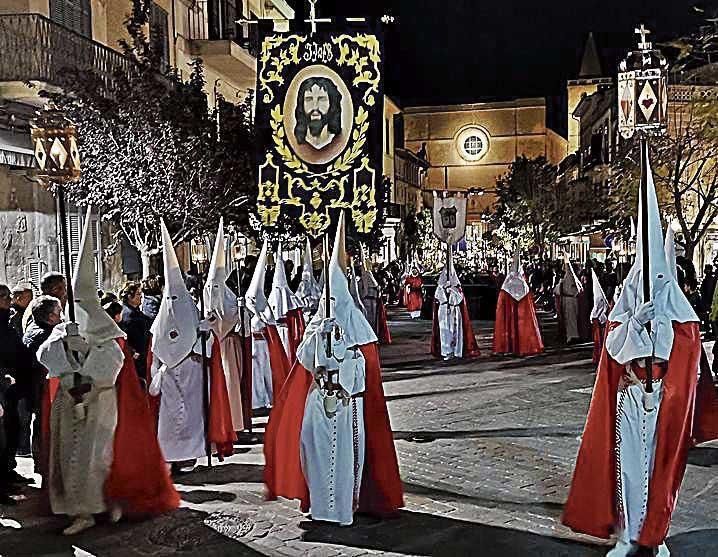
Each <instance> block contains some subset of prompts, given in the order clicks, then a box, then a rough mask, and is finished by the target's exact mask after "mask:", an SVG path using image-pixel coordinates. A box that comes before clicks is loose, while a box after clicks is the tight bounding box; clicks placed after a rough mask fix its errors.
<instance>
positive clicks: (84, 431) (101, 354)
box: [37, 209, 125, 517]
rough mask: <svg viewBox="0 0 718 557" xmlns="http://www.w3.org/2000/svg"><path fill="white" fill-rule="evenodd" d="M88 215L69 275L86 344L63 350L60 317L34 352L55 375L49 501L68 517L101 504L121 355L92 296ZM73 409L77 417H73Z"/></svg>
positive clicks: (100, 508)
mask: <svg viewBox="0 0 718 557" xmlns="http://www.w3.org/2000/svg"><path fill="white" fill-rule="evenodd" d="M90 217H91V213H90V210H89V209H88V213H87V219H86V220H85V227H84V230H83V234H82V241H81V244H80V255H79V258H78V260H77V264H76V265H75V273H74V276H73V280H72V286H73V293H74V294H75V314H76V321H77V325H78V329H79V335H80V336H81V337H82V338H83V339H84V340H85V342H86V343H87V350H86V351H84V352H82V353H79V354H77V353H72V352H68V350H67V347H66V346H65V342H66V339H67V338H68V333H67V327H68V324H67V323H61V324H59V325H57V326H56V327H55V328H54V329H53V330H52V333H51V334H50V337H49V338H48V339H47V340H46V341H45V342H44V343H43V344H42V345H41V346H40V348H39V350H38V352H37V358H38V360H39V361H40V363H42V364H43V365H44V366H45V367H46V368H47V369H48V370H49V374H48V375H49V377H59V378H60V385H61V389H60V392H59V393H58V394H57V396H56V397H55V400H54V401H53V403H52V410H51V416H50V424H51V425H50V427H51V431H52V436H51V439H50V464H51V466H50V473H49V494H50V504H51V507H52V511H53V512H54V513H55V514H67V515H69V516H71V517H79V516H84V515H91V514H96V513H101V512H104V511H105V510H106V501H105V493H104V484H105V480H106V479H107V475H108V473H109V470H110V461H108V458H107V455H108V454H112V443H113V441H114V434H115V428H116V426H117V395H116V393H115V389H114V386H115V381H116V379H117V376H118V375H119V373H120V370H121V369H122V366H123V363H124V361H125V355H124V353H123V351H122V348H121V347H120V344H119V343H118V342H117V341H116V339H121V338H124V336H125V335H124V333H123V332H122V331H121V330H120V329H119V327H118V326H117V325H116V323H115V322H114V321H113V320H112V319H111V318H110V317H109V316H108V315H107V313H105V311H104V310H103V309H102V306H101V305H100V301H99V299H98V297H97V287H96V282H95V257H94V255H93V253H92V235H91V234H90V229H91V224H92V220H91V218H90ZM75 374H79V375H80V376H81V377H82V380H81V382H82V384H83V385H89V386H90V389H89V391H88V392H87V393H86V394H84V396H83V401H82V403H81V404H77V403H76V402H75V401H73V399H72V398H71V396H70V395H69V394H68V391H69V389H71V388H72V387H73V386H74V384H75V383H74V378H75ZM78 411H79V412H80V415H82V418H78Z"/></svg>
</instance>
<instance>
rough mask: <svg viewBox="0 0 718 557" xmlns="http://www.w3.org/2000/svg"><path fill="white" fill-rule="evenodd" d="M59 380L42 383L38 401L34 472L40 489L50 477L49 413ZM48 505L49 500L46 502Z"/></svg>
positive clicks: (51, 379) (53, 378) (54, 379)
mask: <svg viewBox="0 0 718 557" xmlns="http://www.w3.org/2000/svg"><path fill="white" fill-rule="evenodd" d="M59 388H60V380H59V379H58V378H57V377H51V378H47V379H45V380H44V381H43V386H42V393H41V395H40V396H41V400H40V447H39V453H40V454H39V456H38V458H37V463H36V465H35V466H36V468H37V469H36V472H37V473H38V474H40V476H41V478H42V488H43V489H45V488H47V480H48V478H49V477H50V476H49V474H50V412H51V409H52V401H53V400H55V395H56V394H57V390H58V389H59ZM48 503H49V500H48Z"/></svg>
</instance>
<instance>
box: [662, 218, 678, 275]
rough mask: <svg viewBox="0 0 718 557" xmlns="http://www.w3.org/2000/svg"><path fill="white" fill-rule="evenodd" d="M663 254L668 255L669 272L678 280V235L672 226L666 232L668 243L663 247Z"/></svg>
mask: <svg viewBox="0 0 718 557" xmlns="http://www.w3.org/2000/svg"><path fill="white" fill-rule="evenodd" d="M663 252H664V253H665V254H666V263H667V264H668V270H669V271H670V272H671V275H673V278H674V279H676V280H678V267H677V263H676V233H675V232H674V231H673V228H671V227H670V226H669V227H668V229H667V230H666V242H665V244H664V246H663Z"/></svg>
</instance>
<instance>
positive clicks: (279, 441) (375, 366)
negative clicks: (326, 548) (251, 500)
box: [264, 344, 404, 516]
mask: <svg viewBox="0 0 718 557" xmlns="http://www.w3.org/2000/svg"><path fill="white" fill-rule="evenodd" d="M361 351H362V354H364V358H365V359H366V390H365V392H364V427H365V431H366V450H365V457H364V471H363V475H362V483H361V489H360V493H359V512H366V513H371V514H374V515H377V516H392V515H394V514H396V511H397V509H399V508H400V507H403V506H404V497H403V490H402V485H401V479H400V478H399V465H398V463H397V458H396V449H395V448H394V439H393V437H392V432H391V424H390V423H389V413H388V412H387V409H386V400H385V399H384V390H383V388H382V384H381V369H380V364H379V351H378V349H377V346H376V344H366V345H364V346H362V347H361ZM312 381H313V379H312V375H311V374H310V373H309V372H308V371H307V370H306V369H305V368H304V367H303V366H302V364H300V363H299V362H298V361H297V362H296V363H295V364H294V367H293V368H292V371H291V372H290V374H289V378H288V379H287V382H286V383H285V385H284V388H283V389H282V391H281V392H280V393H279V394H278V396H277V397H276V399H275V404H274V408H273V409H272V412H271V413H270V415H269V422H268V424H267V429H266V434H265V438H264V457H265V460H266V465H265V467H264V481H265V483H266V487H267V499H268V500H274V499H276V498H277V497H285V498H287V499H299V500H300V501H301V508H302V511H303V512H308V511H309V507H310V501H309V489H308V488H307V483H306V481H305V480H304V474H303V473H302V466H301V462H300V453H299V446H300V440H301V432H302V419H303V416H304V407H305V404H306V400H307V393H308V392H309V388H310V387H311V385H312Z"/></svg>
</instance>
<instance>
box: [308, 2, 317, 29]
mask: <svg viewBox="0 0 718 557" xmlns="http://www.w3.org/2000/svg"><path fill="white" fill-rule="evenodd" d="M309 22H310V23H311V24H312V35H313V34H314V33H316V32H317V0H309Z"/></svg>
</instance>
